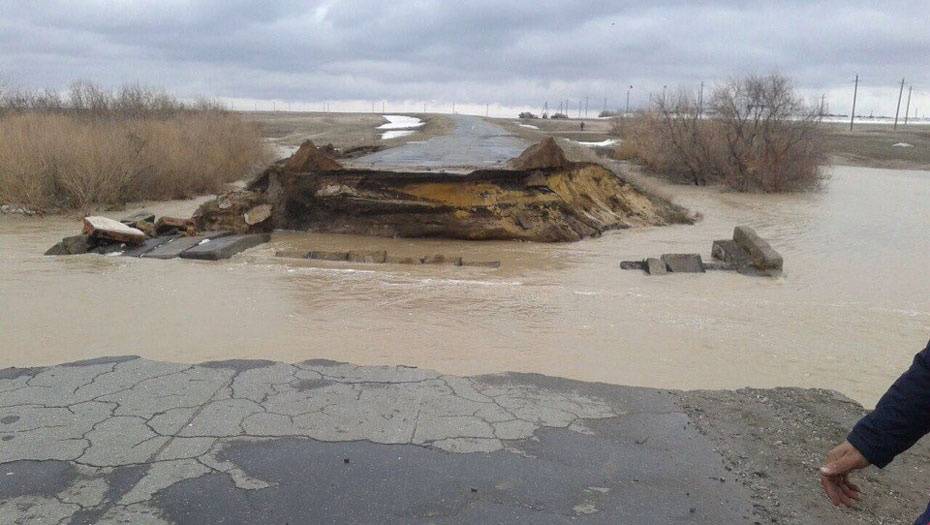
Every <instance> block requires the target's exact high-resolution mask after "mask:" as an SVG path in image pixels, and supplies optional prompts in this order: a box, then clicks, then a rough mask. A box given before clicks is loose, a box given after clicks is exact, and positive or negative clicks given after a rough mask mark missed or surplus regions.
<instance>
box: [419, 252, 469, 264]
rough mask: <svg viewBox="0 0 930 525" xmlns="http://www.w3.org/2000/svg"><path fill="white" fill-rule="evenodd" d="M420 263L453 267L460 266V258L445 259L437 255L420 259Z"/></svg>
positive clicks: (441, 255) (443, 256)
mask: <svg viewBox="0 0 930 525" xmlns="http://www.w3.org/2000/svg"><path fill="white" fill-rule="evenodd" d="M420 263H422V264H452V265H455V266H461V265H462V258H461V257H447V256H445V255H443V254H441V253H439V254H436V255H427V256H426V257H423V258H421V259H420Z"/></svg>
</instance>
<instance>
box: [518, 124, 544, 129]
mask: <svg viewBox="0 0 930 525" xmlns="http://www.w3.org/2000/svg"><path fill="white" fill-rule="evenodd" d="M517 125H518V126H520V127H521V128H530V129H539V126H534V125H532V124H517Z"/></svg>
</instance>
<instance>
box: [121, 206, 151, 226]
mask: <svg viewBox="0 0 930 525" xmlns="http://www.w3.org/2000/svg"><path fill="white" fill-rule="evenodd" d="M119 222H121V223H123V224H125V225H126V226H132V227H133V228H135V227H136V223H139V222H148V223H151V224H155V214H154V213H152V212H150V211H148V210H143V211H140V212H138V213H133V214H132V215H129V216H128V217H123V218H122V219H120V220H119Z"/></svg>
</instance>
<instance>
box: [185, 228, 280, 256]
mask: <svg viewBox="0 0 930 525" xmlns="http://www.w3.org/2000/svg"><path fill="white" fill-rule="evenodd" d="M270 240H271V234H270V233H252V234H247V235H232V236H229V237H220V238H218V239H207V242H201V243H200V244H198V245H197V246H194V247H193V248H190V249H189V250H185V251H183V252H181V258H182V259H200V260H206V261H218V260H220V259H228V258H230V257H232V256H233V255H235V254H237V253H239V252H241V251H244V250H248V249H249V248H252V247H255V246H258V245H259V244H263V243H266V242H268V241H270Z"/></svg>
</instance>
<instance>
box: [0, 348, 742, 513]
mask: <svg viewBox="0 0 930 525" xmlns="http://www.w3.org/2000/svg"><path fill="white" fill-rule="evenodd" d="M729 477H730V473H729V472H728V471H727V470H726V469H725V468H724V466H723V462H722V460H721V457H720V455H719V454H718V453H717V452H716V451H715V450H714V447H713V446H712V444H711V443H710V442H709V441H708V440H707V438H706V437H705V436H703V435H702V434H701V433H699V432H698V431H696V430H695V429H694V427H693V425H691V422H690V420H689V418H688V416H687V415H686V414H685V413H684V412H683V411H682V409H681V408H679V407H678V405H676V403H675V398H674V397H673V395H672V394H671V393H668V392H663V391H659V390H652V389H646V388H634V387H622V386H612V385H604V384H593V383H582V382H577V381H570V380H565V379H559V378H552V377H546V376H539V375H528V374H501V375H489V376H476V377H455V376H449V375H441V374H439V373H436V372H432V371H429V370H423V369H417V368H410V367H403V366H398V367H367V366H355V365H350V364H345V363H336V362H330V361H306V362H302V363H297V364H288V363H279V362H271V361H226V362H211V363H201V364H198V365H189V364H178V363H166V362H158V361H150V360H146V359H142V358H138V357H133V356H128V357H112V358H101V359H95V360H90V361H83V362H77V363H70V364H63V365H58V366H52V367H47V368H9V369H5V370H2V371H0V522H2V523H16V524H19V523H24V524H25V523H29V524H33V523H71V524H80V523H153V524H162V523H197V524H209V523H492V522H493V523H526V522H533V523H569V522H571V523H620V522H622V523H634V524H635V523H670V522H676V523H678V522H681V523H738V522H745V521H747V520H748V519H749V518H748V517H749V515H750V513H751V508H749V506H748V503H747V502H748V501H749V500H750V498H749V495H748V494H747V493H746V490H747V489H745V488H744V487H743V486H742V485H740V484H739V483H733V482H730V483H726V482H725V481H727V479H728V478H729Z"/></svg>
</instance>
